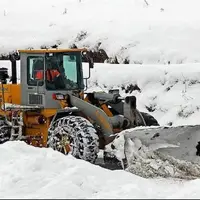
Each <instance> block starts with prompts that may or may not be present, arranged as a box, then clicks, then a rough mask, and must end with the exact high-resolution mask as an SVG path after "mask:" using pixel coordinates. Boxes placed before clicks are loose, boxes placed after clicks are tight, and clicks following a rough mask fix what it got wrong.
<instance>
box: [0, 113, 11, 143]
mask: <svg viewBox="0 0 200 200" xmlns="http://www.w3.org/2000/svg"><path fill="white" fill-rule="evenodd" d="M10 137H11V127H10V126H8V125H7V124H6V122H5V119H4V117H3V116H0V144H3V143H5V142H7V141H9V140H10Z"/></svg>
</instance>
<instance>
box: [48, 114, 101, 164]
mask: <svg viewBox="0 0 200 200" xmlns="http://www.w3.org/2000/svg"><path fill="white" fill-rule="evenodd" d="M98 139H99V138H98V135H97V133H96V130H95V128H94V127H93V125H92V124H91V123H90V122H89V121H88V120H87V119H85V118H83V117H79V116H66V117H62V118H60V119H57V120H56V121H55V122H53V124H52V125H51V127H50V128H49V135H48V142H47V144H48V145H47V146H48V147H50V148H53V149H54V150H57V151H59V152H61V153H64V154H68V153H69V154H71V155H72V156H74V157H76V158H78V159H82V160H86V161H89V162H91V163H94V162H95V161H96V159H97V156H98V155H97V154H98V152H99V141H98Z"/></svg>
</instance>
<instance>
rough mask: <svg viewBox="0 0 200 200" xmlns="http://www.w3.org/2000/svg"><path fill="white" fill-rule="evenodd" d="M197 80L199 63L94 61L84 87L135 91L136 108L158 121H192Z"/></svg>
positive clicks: (197, 115)
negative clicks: (100, 62)
mask: <svg viewBox="0 0 200 200" xmlns="http://www.w3.org/2000/svg"><path fill="white" fill-rule="evenodd" d="M199 80H200V65H199V64H181V65H125V64H124V65H109V64H95V68H94V69H93V70H92V75H91V78H90V80H89V82H88V83H89V89H88V91H95V90H98V91H102V90H103V91H108V90H109V89H113V88H118V89H119V90H120V94H121V95H122V96H126V95H135V96H136V97H137V106H138V108H139V110H140V111H143V112H148V113H150V114H151V115H153V116H154V117H155V118H156V119H157V120H158V122H159V123H160V124H161V125H174V126H176V125H187V124H191V125H195V124H199V121H200V103H199V102H200V95H199V92H200V89H199V87H200V81H199ZM130 85H132V88H131V87H130ZM135 85H136V86H137V88H136V87H135V89H134V87H133V86H135ZM127 89H128V90H127ZM131 89H132V90H131ZM126 90H127V91H128V92H127V93H126Z"/></svg>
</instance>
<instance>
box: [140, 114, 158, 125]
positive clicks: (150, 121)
mask: <svg viewBox="0 0 200 200" xmlns="http://www.w3.org/2000/svg"><path fill="white" fill-rule="evenodd" d="M140 113H141V115H142V117H143V118H144V121H145V122H146V126H160V125H159V123H158V121H157V120H156V119H155V118H154V117H153V116H152V115H150V114H148V113H145V112H140Z"/></svg>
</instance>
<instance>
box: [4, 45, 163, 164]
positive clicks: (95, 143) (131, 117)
mask: <svg viewBox="0 0 200 200" xmlns="http://www.w3.org/2000/svg"><path fill="white" fill-rule="evenodd" d="M18 52H19V55H20V81H19V82H18V81H17V67H16V66H17V65H16V63H17V62H16V59H14V57H12V56H10V61H11V65H12V70H11V73H12V76H11V79H10V77H9V75H8V74H9V73H8V69H7V68H0V82H1V87H0V109H1V110H0V124H1V126H0V143H4V142H6V141H15V140H20V141H25V142H26V143H28V144H30V145H33V146H36V147H48V148H53V149H54V150H57V151H59V152H62V153H63V154H71V155H73V156H74V157H76V158H78V159H83V160H86V161H89V162H91V163H94V162H95V160H96V158H97V154H98V152H99V149H104V148H105V146H106V145H107V144H109V143H110V142H111V141H113V140H114V138H115V136H116V133H119V132H121V131H122V130H125V129H128V128H132V127H136V126H146V125H148V126H151V125H155V126H156V125H159V124H158V122H157V121H156V120H155V119H154V118H153V117H152V116H151V115H148V114H147V113H143V112H140V111H138V110H137V106H136V97H135V96H127V97H125V98H123V97H122V96H120V94H119V91H118V90H110V91H109V92H107V93H106V92H89V93H87V92H85V90H86V89H87V80H88V79H89V78H90V75H91V69H92V68H93V67H94V64H93V60H92V58H91V57H90V56H89V53H88V51H87V49H38V50H33V49H32V50H19V51H18ZM83 58H84V59H85V60H86V61H87V63H84V64H85V66H84V67H85V70H88V74H89V75H88V77H84V74H83V67H82V65H83Z"/></svg>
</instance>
